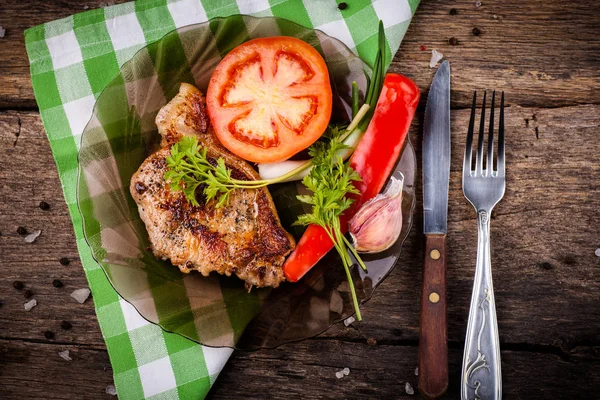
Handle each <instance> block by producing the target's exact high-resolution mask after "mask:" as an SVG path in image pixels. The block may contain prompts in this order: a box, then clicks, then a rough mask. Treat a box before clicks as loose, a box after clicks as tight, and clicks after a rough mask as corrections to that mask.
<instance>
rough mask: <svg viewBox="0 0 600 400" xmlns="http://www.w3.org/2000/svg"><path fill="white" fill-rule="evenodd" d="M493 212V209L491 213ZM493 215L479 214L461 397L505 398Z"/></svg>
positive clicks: (481, 211)
mask: <svg viewBox="0 0 600 400" xmlns="http://www.w3.org/2000/svg"><path fill="white" fill-rule="evenodd" d="M490 211H491V210H490ZM489 216H490V212H488V211H486V210H478V212H477V225H478V237H477V265H476V267H475V282H474V284H473V294H472V297H471V308H470V310H469V323H468V325H467V336H466V340H465V351H464V355H463V365H462V379H461V398H462V399H463V400H473V399H475V400H478V399H481V400H499V399H501V398H502V375H501V371H500V344H499V340H498V322H497V321H496V305H495V302H494V287H493V284H492V265H491V262H490V218H489Z"/></svg>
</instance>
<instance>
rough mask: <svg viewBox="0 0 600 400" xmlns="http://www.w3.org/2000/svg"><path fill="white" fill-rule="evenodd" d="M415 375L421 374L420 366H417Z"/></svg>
mask: <svg viewBox="0 0 600 400" xmlns="http://www.w3.org/2000/svg"><path fill="white" fill-rule="evenodd" d="M415 375H416V376H419V367H417V368H415Z"/></svg>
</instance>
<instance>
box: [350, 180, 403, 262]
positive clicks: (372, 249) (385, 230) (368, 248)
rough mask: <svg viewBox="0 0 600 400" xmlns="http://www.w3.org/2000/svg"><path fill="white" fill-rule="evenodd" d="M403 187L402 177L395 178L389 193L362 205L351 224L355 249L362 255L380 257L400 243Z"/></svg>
mask: <svg viewBox="0 0 600 400" xmlns="http://www.w3.org/2000/svg"><path fill="white" fill-rule="evenodd" d="M403 183H404V177H403V176H401V178H400V179H396V178H395V177H393V176H392V178H391V180H390V184H389V186H388V188H387V189H386V191H385V192H384V193H382V194H379V195H377V196H376V197H374V198H373V199H371V200H369V201H368V202H366V203H365V204H363V206H362V207H361V208H360V209H359V210H358V212H357V213H356V214H355V215H354V216H353V217H352V218H351V219H350V221H348V230H349V232H350V236H351V237H352V241H353V245H354V248H355V249H356V251H358V252H359V253H379V252H381V251H384V250H387V249H389V248H390V247H392V245H393V244H394V243H396V241H397V240H398V237H399V236H400V232H401V231H402V186H403Z"/></svg>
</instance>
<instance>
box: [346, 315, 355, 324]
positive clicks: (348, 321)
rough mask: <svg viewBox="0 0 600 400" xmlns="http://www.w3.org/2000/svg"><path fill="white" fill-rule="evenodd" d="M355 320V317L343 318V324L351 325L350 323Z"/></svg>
mask: <svg viewBox="0 0 600 400" xmlns="http://www.w3.org/2000/svg"><path fill="white" fill-rule="evenodd" d="M354 321H356V319H355V318H354V317H348V318H346V319H345V320H344V325H346V326H350V325H352V323H353V322H354Z"/></svg>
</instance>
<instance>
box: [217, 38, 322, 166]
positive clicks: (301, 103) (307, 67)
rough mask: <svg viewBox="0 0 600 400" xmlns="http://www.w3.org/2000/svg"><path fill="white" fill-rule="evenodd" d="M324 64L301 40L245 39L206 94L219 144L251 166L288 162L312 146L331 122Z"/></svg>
mask: <svg viewBox="0 0 600 400" xmlns="http://www.w3.org/2000/svg"><path fill="white" fill-rule="evenodd" d="M331 98H332V96H331V86H330V83H329V73H328V71H327V66H326V64H325V61H324V60H323V58H322V57H321V55H320V54H319V52H317V51H316V50H315V49H314V48H313V47H312V46H310V45H309V44H308V43H305V42H303V41H302V40H299V39H296V38H292V37H286V36H277V37H270V38H261V39H254V40H250V41H248V42H246V43H244V44H241V45H240V46H238V47H236V48H235V49H233V50H232V51H231V52H229V54H227V55H226V56H225V57H224V58H223V60H221V62H220V63H219V65H218V66H217V68H216V69H215V72H214V73H213V75H212V77H211V79H210V83H209V85H208V90H207V93H206V103H207V108H208V114H209V117H210V120H211V123H212V126H213V128H214V130H215V133H216V135H217V137H218V139H219V141H220V142H221V143H222V144H223V146H225V147H226V148H227V149H228V150H229V151H231V152H232V153H234V154H236V155H238V156H239V157H241V158H243V159H245V160H248V161H253V162H277V161H282V160H286V159H288V158H290V157H291V156H293V155H294V154H296V153H298V152H299V151H301V150H303V149H305V148H307V147H308V146H310V145H311V144H312V143H313V142H315V141H316V140H317V139H318V138H319V137H320V136H321V135H322V134H323V132H324V131H325V129H326V128H327V125H328V124H329V119H330V117H331Z"/></svg>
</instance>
